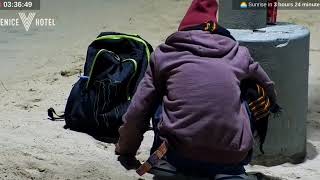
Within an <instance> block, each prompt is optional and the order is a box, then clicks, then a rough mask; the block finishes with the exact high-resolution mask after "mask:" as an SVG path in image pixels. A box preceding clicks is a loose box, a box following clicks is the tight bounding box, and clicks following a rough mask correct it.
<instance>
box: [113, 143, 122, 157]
mask: <svg viewBox="0 0 320 180" xmlns="http://www.w3.org/2000/svg"><path fill="white" fill-rule="evenodd" d="M114 151H115V154H116V155H121V153H120V146H119V144H118V143H116V148H115V150H114Z"/></svg>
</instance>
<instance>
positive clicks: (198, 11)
mask: <svg viewBox="0 0 320 180" xmlns="http://www.w3.org/2000/svg"><path fill="white" fill-rule="evenodd" d="M228 1H229V0H228ZM217 11H218V3H217V0H193V1H192V4H191V6H190V7H189V10H188V11H187V13H186V15H185V16H184V18H183V20H182V21H181V24H180V26H179V29H178V30H179V31H181V30H183V29H185V28H188V27H192V26H197V25H200V24H202V23H206V22H208V21H212V22H217Z"/></svg>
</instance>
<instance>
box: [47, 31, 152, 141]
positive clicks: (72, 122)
mask: <svg viewBox="0 0 320 180" xmlns="http://www.w3.org/2000/svg"><path fill="white" fill-rule="evenodd" d="M152 51H153V49H152V46H151V45H150V44H149V43H148V42H147V41H145V40H144V39H142V38H141V37H140V36H138V35H128V34H122V33H114V32H105V33H101V34H100V35H99V36H98V37H97V38H96V39H95V40H94V41H93V42H92V43H91V45H90V46H89V48H88V52H87V58H86V62H85V66H84V74H83V76H81V77H80V79H79V80H78V81H77V82H76V83H75V84H74V86H73V88H72V90H71V93H70V96H69V98H68V101H67V105H66V108H65V114H64V116H63V117H64V119H65V122H66V125H65V128H68V129H71V130H75V131H80V132H85V133H88V134H90V135H93V136H98V137H101V136H103V137H110V138H117V137H118V128H119V127H120V125H121V124H122V115H123V114H124V113H125V112H126V110H127V108H128V106H129V104H130V101H131V98H132V96H133V95H134V93H135V91H136V89H137V86H138V84H139V82H140V80H141V79H142V78H143V76H144V73H145V71H146V69H147V66H148V64H149V61H150V55H151V53H152ZM53 112H54V110H53V109H52V108H50V109H49V110H48V114H49V116H50V117H51V118H52V119H54V117H53Z"/></svg>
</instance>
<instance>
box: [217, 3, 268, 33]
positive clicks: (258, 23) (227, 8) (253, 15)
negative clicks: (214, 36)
mask: <svg viewBox="0 0 320 180" xmlns="http://www.w3.org/2000/svg"><path fill="white" fill-rule="evenodd" d="M266 1H267V0H255V2H262V3H266ZM241 2H242V1H240V0H220V1H219V24H220V25H222V26H224V27H226V28H231V29H258V28H263V27H266V24H267V9H263V8H261V9H260V8H259V9H255V10H253V9H251V10H242V9H240V3H241ZM245 2H246V1H245Z"/></svg>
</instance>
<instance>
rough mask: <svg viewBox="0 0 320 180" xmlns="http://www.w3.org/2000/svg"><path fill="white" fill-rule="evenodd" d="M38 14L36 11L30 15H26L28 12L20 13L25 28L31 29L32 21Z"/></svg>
mask: <svg viewBox="0 0 320 180" xmlns="http://www.w3.org/2000/svg"><path fill="white" fill-rule="evenodd" d="M35 15H36V13H34V12H33V13H29V14H28V17H27V16H26V13H19V16H20V19H21V21H22V23H23V26H24V28H25V29H26V31H29V28H30V26H31V23H32V21H33V18H34V16H35Z"/></svg>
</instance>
